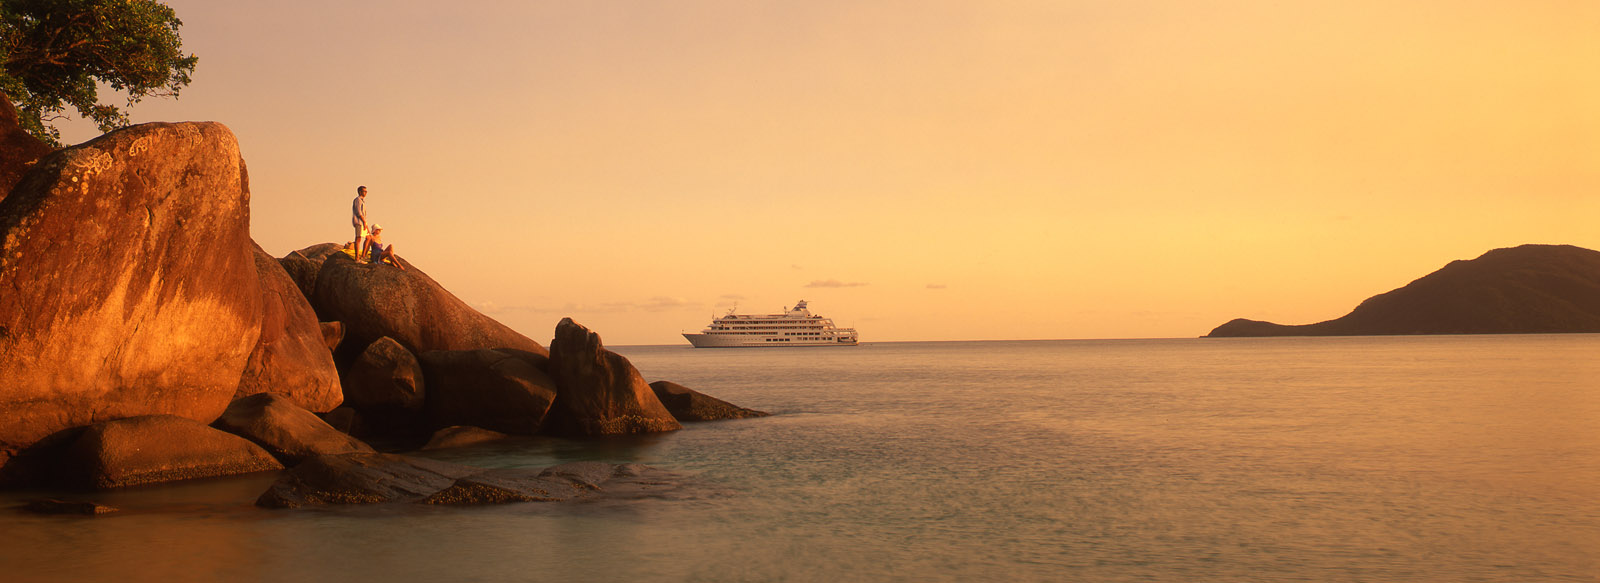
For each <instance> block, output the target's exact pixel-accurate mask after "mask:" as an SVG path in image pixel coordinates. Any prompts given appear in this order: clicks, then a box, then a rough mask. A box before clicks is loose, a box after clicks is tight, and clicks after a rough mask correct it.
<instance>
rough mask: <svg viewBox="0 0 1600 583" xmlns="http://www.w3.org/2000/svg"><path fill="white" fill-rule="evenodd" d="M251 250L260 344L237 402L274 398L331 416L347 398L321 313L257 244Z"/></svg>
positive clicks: (242, 383) (251, 358)
mask: <svg viewBox="0 0 1600 583" xmlns="http://www.w3.org/2000/svg"><path fill="white" fill-rule="evenodd" d="M251 247H252V251H253V254H254V257H255V265H256V273H257V275H258V277H260V279H261V303H262V314H261V339H260V341H258V342H257V343H256V348H255V351H254V352H251V353H250V360H249V361H248V362H247V363H246V364H245V368H244V373H243V374H242V375H241V376H240V378H239V388H238V390H237V391H236V392H235V393H234V398H235V399H241V398H244V397H248V396H250V395H255V394H261V393H271V394H274V395H279V396H282V397H284V398H287V399H289V400H290V401H293V402H294V403H295V404H296V405H299V406H300V407H302V408H304V409H307V410H310V411H316V412H319V413H326V412H328V411H332V410H333V409H334V408H335V407H338V406H339V403H340V402H342V401H343V400H344V393H343V391H342V390H341V389H340V387H339V371H338V369H336V368H334V366H333V352H332V351H331V350H330V349H329V347H328V340H327V338H326V337H325V336H324V333H323V327H322V325H321V323H319V322H317V313H316V312H314V311H312V310H311V303H310V302H308V301H306V298H305V296H304V295H302V294H301V293H300V288H299V287H298V286H296V285H295V282H294V280H293V279H291V278H290V277H289V274H288V272H285V271H284V269H283V266H282V265H280V264H279V263H278V260H277V259H276V258H274V257H272V256H271V255H268V254H267V252H266V251H263V250H262V249H261V247H260V246H259V245H255V244H252V245H251ZM340 333H341V334H342V333H343V330H342V328H341V330H340Z"/></svg>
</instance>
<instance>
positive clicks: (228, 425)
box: [212, 393, 373, 464]
mask: <svg viewBox="0 0 1600 583" xmlns="http://www.w3.org/2000/svg"><path fill="white" fill-rule="evenodd" d="M212 426H213V427H216V428H217V429H221V430H223V431H226V432H228V433H232V434H234V435H238V436H240V437H243V438H245V439H248V440H250V441H252V442H255V444H256V445H259V446H261V447H263V448H265V449H266V450H267V452H268V453H271V454H272V455H273V456H275V457H277V458H278V459H279V460H282V461H283V462H284V463H286V464H297V463H300V462H301V461H302V460H304V459H306V458H308V457H311V456H315V455H322V454H340V453H357V452H372V451H373V450H372V447H371V446H368V445H367V444H365V443H362V442H361V440H358V439H356V438H354V437H350V436H349V435H346V434H345V433H344V432H342V431H339V430H338V429H334V428H333V426H331V425H328V424H327V422H325V421H323V420H322V418H320V417H317V416H316V414H314V413H312V412H310V411H307V410H305V409H302V408H300V407H299V406H298V405H297V404H296V403H295V402H294V401H291V400H290V399H288V398H286V397H280V396H278V395H274V394H271V393H259V394H255V395H250V396H248V397H245V398H242V399H239V400H236V401H234V402H233V403H232V404H230V405H228V409H227V410H226V411H223V412H222V417H219V418H217V421H216V422H215V423H212Z"/></svg>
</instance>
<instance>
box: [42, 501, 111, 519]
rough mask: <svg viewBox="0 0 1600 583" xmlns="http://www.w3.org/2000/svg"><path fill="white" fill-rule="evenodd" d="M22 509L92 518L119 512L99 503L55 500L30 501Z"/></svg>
mask: <svg viewBox="0 0 1600 583" xmlns="http://www.w3.org/2000/svg"><path fill="white" fill-rule="evenodd" d="M22 509H23V510H27V511H28V512H32V513H34V514H85V515H91V516H92V515H99V514H110V513H112V512H116V511H117V509H116V508H115V507H112V506H106V505H104V504H101V503H99V502H89V501H82V502H73V501H68V500H57V499H55V498H43V499H39V500H30V501H28V503H27V505H25V506H23V507H22Z"/></svg>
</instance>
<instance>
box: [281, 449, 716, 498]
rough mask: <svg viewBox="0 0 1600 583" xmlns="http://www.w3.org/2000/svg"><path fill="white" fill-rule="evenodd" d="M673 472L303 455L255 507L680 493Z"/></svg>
mask: <svg viewBox="0 0 1600 583" xmlns="http://www.w3.org/2000/svg"><path fill="white" fill-rule="evenodd" d="M684 485H685V480H683V479H682V477H681V476H678V475H677V474H673V473H671V472H667V471H664V470H659V469H656V468H651V467H648V466H642V465H638V464H609V463H604V462H572V463H567V464H561V465H558V466H552V467H549V468H545V469H542V470H541V469H528V468H509V469H494V470H490V469H484V468H474V467H471V466H463V465H459V464H452V463H447V462H440V461H434V460H428V459H422V458H415V457H408V456H401V455H394V454H381V453H372V454H344V455H325V456H317V457H314V458H311V459H309V460H306V462H305V463H302V464H300V465H299V466H296V467H295V468H294V469H293V470H290V471H289V472H287V473H285V474H284V476H283V477H281V478H279V479H278V481H277V482H276V483H274V484H273V485H272V486H271V487H270V488H268V489H267V491H266V492H264V493H262V495H261V497H260V498H258V499H257V500H256V505H257V506H262V507H267V508H301V507H306V506H322V505H330V504H378V503H385V502H421V503H424V504H450V505H465V504H504V503H508V502H558V501H569V500H587V499H594V498H617V499H633V498H640V497H649V496H667V495H673V494H678V493H681V491H682V489H683V486H684Z"/></svg>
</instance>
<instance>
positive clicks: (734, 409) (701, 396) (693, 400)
mask: <svg viewBox="0 0 1600 583" xmlns="http://www.w3.org/2000/svg"><path fill="white" fill-rule="evenodd" d="M650 390H652V391H655V394H656V398H657V399H661V404H662V405H663V406H665V407H666V408H667V411H668V412H670V413H672V416H673V417H675V418H677V420H678V421H684V422H689V421H718V420H722V419H746V418H750V417H766V416H768V415H771V413H767V412H765V411H757V410H755V409H746V408H744V407H740V406H738V405H734V404H733V403H729V402H727V401H724V400H722V399H718V398H716V397H712V396H710V395H707V394H705V393H701V392H699V391H696V390H694V389H691V388H689V387H685V386H683V385H680V384H678V383H674V382H669V381H656V382H653V383H650Z"/></svg>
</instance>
